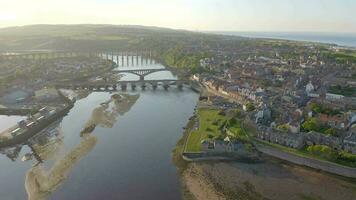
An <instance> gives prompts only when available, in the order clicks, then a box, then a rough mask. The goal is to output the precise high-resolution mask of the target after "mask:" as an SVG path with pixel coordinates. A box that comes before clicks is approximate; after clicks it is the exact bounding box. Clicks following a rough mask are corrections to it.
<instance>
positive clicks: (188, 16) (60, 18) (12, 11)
mask: <svg viewBox="0 0 356 200" xmlns="http://www.w3.org/2000/svg"><path fill="white" fill-rule="evenodd" d="M19 5H21V7H19ZM92 10H95V12H91V11H92ZM354 10H356V2H354V1H352V0H343V3H342V4H340V1H336V0H315V1H312V2H310V1H307V0H301V1H296V0H288V1H285V0H272V1H268V2H266V1H262V0H251V1H248V2H246V1H243V0H237V1H233V0H224V1H217V0H205V1H203V0H196V1H188V0H170V1H164V0H152V1H150V2H147V1H143V0H131V1H128V0H104V1H98V0H76V1H71V0H62V1H58V0H46V1H44V0H32V1H31V2H29V1H26V0H14V1H10V2H0V27H1V28H5V27H12V26H23V25H31V24H128V25H129V24H140V25H143V26H155V27H169V28H172V29H183V30H190V31H239V32H271V31H273V32H275V31H276V32H287V31H288V32H289V31H290V32H347V33H356V18H355V17H354V13H353V11H354ZM43 16H46V17H43ZM345 27H347V29H346V28H345ZM345 29H346V30H345Z"/></svg>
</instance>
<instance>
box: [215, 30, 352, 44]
mask: <svg viewBox="0 0 356 200" xmlns="http://www.w3.org/2000/svg"><path fill="white" fill-rule="evenodd" d="M214 33H218V34H224V35H234V36H242V37H249V38H269V39H283V40H295V41H306V42H320V43H327V44H336V45H339V46H346V47H353V48H356V33H320V32H233V31H231V32H214Z"/></svg>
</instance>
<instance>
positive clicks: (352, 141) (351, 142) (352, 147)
mask: <svg viewBox="0 0 356 200" xmlns="http://www.w3.org/2000/svg"><path fill="white" fill-rule="evenodd" d="M343 142H344V147H343V148H344V150H345V151H347V152H349V153H352V154H356V125H354V126H353V127H352V128H351V130H350V134H349V135H348V136H347V137H345V139H344V141H343Z"/></svg>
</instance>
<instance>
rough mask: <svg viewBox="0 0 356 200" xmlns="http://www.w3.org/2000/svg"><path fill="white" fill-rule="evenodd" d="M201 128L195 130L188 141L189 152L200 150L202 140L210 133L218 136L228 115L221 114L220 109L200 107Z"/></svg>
mask: <svg viewBox="0 0 356 200" xmlns="http://www.w3.org/2000/svg"><path fill="white" fill-rule="evenodd" d="M198 117H199V128H198V130H195V131H193V132H192V133H191V134H190V136H189V138H188V141H187V146H186V151H187V152H198V151H200V144H201V141H202V140H204V139H207V138H208V135H209V134H210V135H213V136H214V137H218V136H219V135H220V134H221V132H220V130H219V127H220V126H221V125H222V124H223V123H224V122H225V121H226V120H227V117H226V116H222V115H219V110H213V109H200V110H199V111H198Z"/></svg>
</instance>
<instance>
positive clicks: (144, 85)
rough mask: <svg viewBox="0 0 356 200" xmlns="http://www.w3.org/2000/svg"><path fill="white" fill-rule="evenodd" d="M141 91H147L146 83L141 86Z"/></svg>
mask: <svg viewBox="0 0 356 200" xmlns="http://www.w3.org/2000/svg"><path fill="white" fill-rule="evenodd" d="M141 89H142V90H145V89H146V84H145V83H144V82H143V83H142V84H141Z"/></svg>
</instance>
